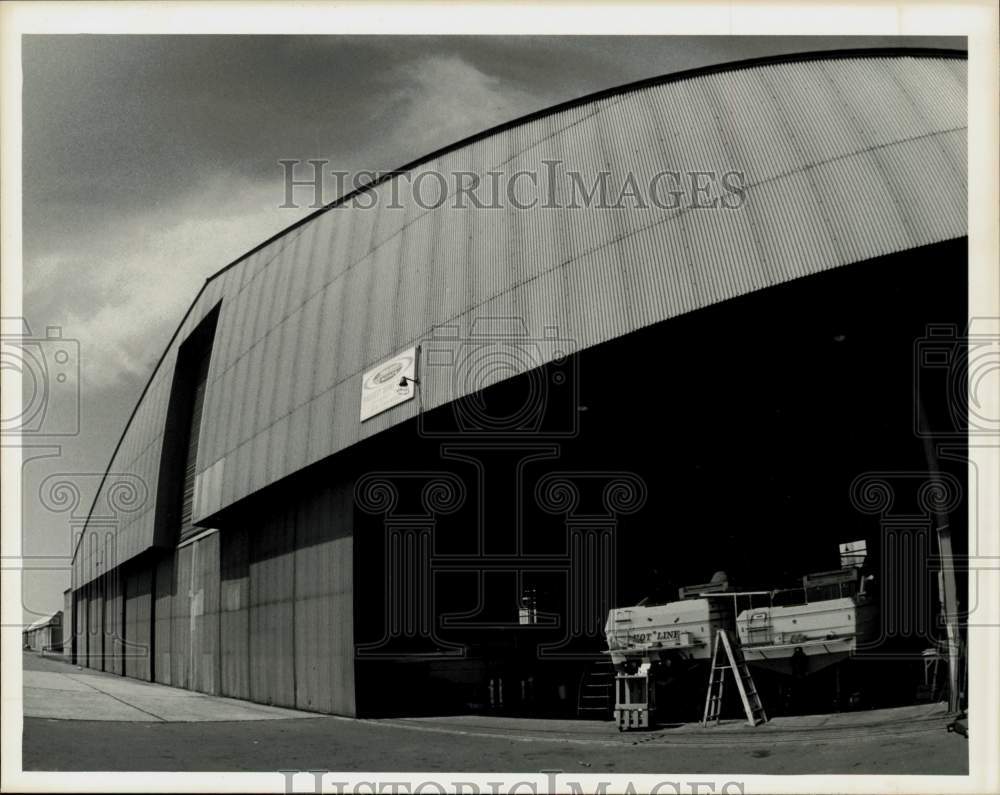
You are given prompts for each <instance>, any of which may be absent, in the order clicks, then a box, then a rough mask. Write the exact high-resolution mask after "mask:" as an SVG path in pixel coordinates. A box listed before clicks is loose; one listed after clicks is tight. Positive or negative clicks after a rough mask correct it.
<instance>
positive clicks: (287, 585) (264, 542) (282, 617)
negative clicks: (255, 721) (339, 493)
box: [249, 515, 295, 707]
mask: <svg viewBox="0 0 1000 795" xmlns="http://www.w3.org/2000/svg"><path fill="white" fill-rule="evenodd" d="M261 524H262V526H261V527H259V528H258V531H257V532H255V533H253V534H251V536H250V539H249V541H250V562H249V578H250V622H249V630H250V634H249V649H250V658H251V659H252V660H253V661H254V664H253V665H252V666H251V667H250V698H251V699H252V700H254V701H259V702H262V703H264V704H276V705H278V706H284V707H294V706H295V672H294V666H293V664H292V660H293V657H292V655H290V654H288V653H287V649H290V648H292V646H293V643H294V638H293V629H294V624H293V618H294V608H293V606H292V599H293V594H294V571H295V567H294V558H295V551H294V540H293V539H294V533H295V527H294V524H293V523H291V522H288V521H286V519H285V517H284V516H282V515H275V516H271V517H268V518H267V519H266V520H265V521H264V522H262V523H261Z"/></svg>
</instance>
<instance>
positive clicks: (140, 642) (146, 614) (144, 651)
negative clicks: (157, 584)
mask: <svg viewBox="0 0 1000 795" xmlns="http://www.w3.org/2000/svg"><path fill="white" fill-rule="evenodd" d="M150 566H151V564H150V563H149V562H148V561H145V560H144V561H142V562H141V563H140V564H139V565H137V566H130V567H128V571H127V573H126V575H125V642H124V644H123V648H122V654H123V656H124V663H125V675H126V676H134V677H135V678H137V679H146V680H148V679H149V678H150V652H151V649H150V646H151V643H152V640H153V636H152V632H153V625H152V603H153V593H152V588H153V571H152V569H151V567H150Z"/></svg>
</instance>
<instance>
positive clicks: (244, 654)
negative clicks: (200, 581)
mask: <svg viewBox="0 0 1000 795" xmlns="http://www.w3.org/2000/svg"><path fill="white" fill-rule="evenodd" d="M219 543H220V553H219V561H220V564H219V581H220V604H219V611H220V612H219V648H220V658H221V659H220V677H219V693H220V694H221V695H223V696H230V697H232V698H244V699H246V698H250V649H249V642H250V568H249V566H250V558H249V536H248V534H247V529H246V527H245V526H240V527H234V528H231V529H228V530H226V532H224V533H221V534H220V539H219Z"/></svg>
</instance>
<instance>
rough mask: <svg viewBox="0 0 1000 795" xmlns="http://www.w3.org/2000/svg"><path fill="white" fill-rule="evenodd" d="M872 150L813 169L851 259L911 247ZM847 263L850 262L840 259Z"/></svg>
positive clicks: (835, 231) (865, 257)
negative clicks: (908, 244)
mask: <svg viewBox="0 0 1000 795" xmlns="http://www.w3.org/2000/svg"><path fill="white" fill-rule="evenodd" d="M879 172H880V170H879V166H878V163H877V162H876V160H875V157H874V155H873V154H872V153H871V152H861V153H860V154H858V155H857V156H855V157H850V158H842V159H840V160H834V161H831V162H829V163H825V164H823V165H820V166H817V167H816V168H815V169H812V173H813V174H814V175H815V178H816V186H817V188H818V189H819V191H820V195H821V201H822V202H823V205H824V206H825V207H827V208H828V209H829V212H830V216H831V221H832V223H833V226H834V234H835V235H836V237H837V239H838V240H839V241H840V242H841V246H842V250H843V252H844V254H845V258H846V260H847V262H860V261H861V260H865V259H869V258H871V257H877V256H881V255H883V254H890V253H892V252H894V251H900V250H902V249H904V248H906V247H907V239H908V234H907V231H906V229H905V227H904V225H903V222H902V219H901V218H900V217H899V212H898V210H897V208H896V202H895V198H894V197H893V196H892V195H891V194H890V192H889V189H888V187H887V185H886V182H885V179H884V178H883V177H882V175H881V174H880V173H879ZM840 264H846V263H840Z"/></svg>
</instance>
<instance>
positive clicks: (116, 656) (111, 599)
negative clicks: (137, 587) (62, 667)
mask: <svg viewBox="0 0 1000 795" xmlns="http://www.w3.org/2000/svg"><path fill="white" fill-rule="evenodd" d="M123 587H124V583H123V581H122V578H121V577H120V576H119V575H118V570H115V571H114V572H112V573H111V574H108V575H106V577H105V589H106V590H105V599H104V608H105V612H104V670H105V671H107V672H108V673H113V674H118V675H122V674H124V673H125V668H124V659H123V656H122V651H123V648H122V637H123V635H124V627H123V626H122V611H123V610H124V607H125V604H124V596H123V593H122V589H123Z"/></svg>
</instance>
